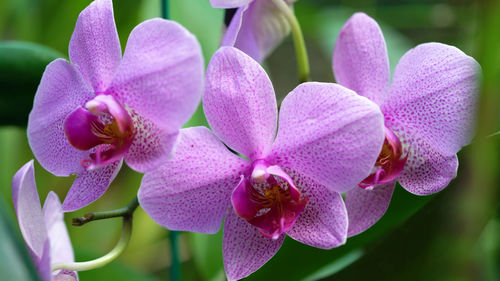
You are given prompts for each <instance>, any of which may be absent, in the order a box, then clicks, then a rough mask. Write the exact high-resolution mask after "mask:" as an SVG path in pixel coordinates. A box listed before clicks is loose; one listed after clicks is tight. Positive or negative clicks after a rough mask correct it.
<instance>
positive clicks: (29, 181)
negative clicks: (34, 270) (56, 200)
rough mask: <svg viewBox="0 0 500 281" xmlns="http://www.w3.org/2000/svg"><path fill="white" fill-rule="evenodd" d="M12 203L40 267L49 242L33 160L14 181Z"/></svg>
mask: <svg viewBox="0 0 500 281" xmlns="http://www.w3.org/2000/svg"><path fill="white" fill-rule="evenodd" d="M12 199H13V200H12V201H13V202H14V208H15V210H16V215H17V220H18V222H19V228H20V229H21V233H22V235H23V238H24V241H25V243H26V246H27V248H28V250H29V252H30V253H31V254H32V258H33V259H34V260H35V261H36V262H35V266H38V263H39V261H40V260H41V259H42V256H43V254H44V244H45V243H46V241H47V229H46V228H45V224H44V220H43V215H42V209H41V207H40V198H39V197H38V191H37V188H36V183H35V171H34V166H33V160H31V161H29V162H28V163H26V164H24V166H23V167H21V169H19V170H18V171H17V173H16V174H15V175H14V178H13V179H12Z"/></svg>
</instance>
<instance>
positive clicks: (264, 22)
mask: <svg viewBox="0 0 500 281" xmlns="http://www.w3.org/2000/svg"><path fill="white" fill-rule="evenodd" d="M273 1H284V2H286V3H288V5H289V6H290V7H292V3H293V2H295V1H296V0H244V1H231V0H211V1H210V3H211V4H212V6H214V7H216V8H238V10H237V11H236V13H235V14H234V16H233V18H232V20H231V23H230V24H229V26H228V28H227V31H226V34H225V36H224V39H223V41H222V46H233V47H236V48H238V49H240V50H241V51H243V52H244V53H246V54H247V55H249V56H251V57H252V58H253V59H255V60H257V61H259V62H260V61H263V60H264V59H265V58H266V57H267V56H268V55H269V54H270V53H271V52H272V51H273V50H274V49H275V48H276V47H277V46H278V44H279V43H280V42H281V41H282V40H283V38H285V37H286V36H287V35H288V34H289V33H290V24H289V23H288V21H287V19H286V17H285V15H284V14H283V12H282V11H281V10H280V9H279V8H278V7H276V5H275V4H274V3H273Z"/></svg>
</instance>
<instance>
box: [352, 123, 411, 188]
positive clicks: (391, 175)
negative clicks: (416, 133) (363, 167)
mask: <svg viewBox="0 0 500 281" xmlns="http://www.w3.org/2000/svg"><path fill="white" fill-rule="evenodd" d="M407 159H408V154H406V156H404V157H403V147H402V145H401V142H400V141H399V138H398V137H397V136H396V135H395V134H394V133H393V132H392V131H391V130H390V129H388V128H385V140H384V145H383V146H382V151H380V154H379V156H378V158H377V162H375V167H374V171H373V172H372V174H370V175H369V176H368V177H367V178H365V179H364V180H363V181H362V182H360V183H359V184H358V185H359V187H361V188H364V189H371V188H373V186H374V185H379V184H384V183H388V182H391V181H393V180H395V179H396V178H397V177H398V176H399V174H401V172H402V171H403V168H404V166H405V163H406V160H407Z"/></svg>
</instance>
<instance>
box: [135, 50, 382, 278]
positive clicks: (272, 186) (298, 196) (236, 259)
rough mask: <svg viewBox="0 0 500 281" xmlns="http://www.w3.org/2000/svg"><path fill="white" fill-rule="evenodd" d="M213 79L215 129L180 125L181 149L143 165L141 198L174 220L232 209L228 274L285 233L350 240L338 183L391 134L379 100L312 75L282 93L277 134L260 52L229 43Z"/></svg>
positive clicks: (266, 254) (363, 167)
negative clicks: (152, 165) (152, 166)
mask: <svg viewBox="0 0 500 281" xmlns="http://www.w3.org/2000/svg"><path fill="white" fill-rule="evenodd" d="M206 79H207V80H206V89H205V94H204V97H203V105H204V110H205V115H206V117H207V120H208V123H209V124H210V126H211V128H212V129H213V132H214V133H212V132H211V131H210V130H208V129H207V128H204V127H195V128H188V129H183V130H181V133H180V136H179V144H178V147H177V149H176V153H175V154H174V155H173V157H172V158H171V159H169V160H168V161H167V162H166V163H165V164H164V165H162V166H160V168H159V169H156V170H154V171H151V172H148V173H146V174H145V176H144V178H143V180H142V183H141V187H140V190H139V201H140V203H141V206H142V208H143V209H144V210H145V211H146V212H147V213H148V214H149V215H150V216H151V217H152V218H153V219H154V220H155V221H156V222H158V223H159V224H161V225H163V226H165V227H167V228H169V229H173V230H186V231H195V232H202V233H215V232H217V231H218V230H219V228H220V226H221V223H222V220H223V218H224V217H225V222H224V223H225V227H224V238H223V256H224V265H225V270H226V274H227V277H228V279H229V280H235V279H240V278H243V277H245V276H248V275H249V274H251V273H252V272H254V271H256V270H257V269H259V268H260V267H261V266H262V265H263V264H265V263H266V262H267V261H268V260H269V259H270V258H271V257H272V256H273V255H274V254H275V253H276V252H277V251H278V249H279V248H280V246H281V244H282V242H283V239H284V237H285V234H287V235H288V236H290V237H292V238H293V239H295V240H297V241H300V242H302V243H305V244H308V245H311V246H314V247H318V248H326V249H329V248H332V247H336V246H339V245H341V244H343V243H344V242H345V240H346V235H347V217H346V216H347V213H346V209H345V206H344V203H343V201H342V198H341V196H340V193H339V192H344V191H346V190H348V189H350V188H352V187H353V186H354V185H355V184H357V183H358V182H359V181H360V180H362V179H363V178H364V177H366V175H367V174H368V173H369V172H370V169H371V167H372V165H373V163H374V162H375V160H376V157H377V154H378V152H379V150H380V146H381V144H382V142H383V138H384V133H383V120H382V115H381V113H380V111H379V110H378V109H377V107H376V105H375V104H373V103H372V102H370V101H368V100H367V99H365V98H363V97H360V96H358V95H356V94H355V93H353V92H352V91H350V90H348V89H346V88H344V87H342V86H339V85H336V84H331V83H304V84H301V85H300V86H298V87H297V88H296V89H295V90H293V91H292V92H291V93H290V94H289V95H288V96H287V97H286V98H285V99H284V100H283V103H282V105H281V109H280V116H279V128H278V132H277V136H276V137H275V135H276V129H277V119H278V113H277V105H276V98H275V95H274V90H273V86H272V84H271V81H270V80H269V78H268V76H267V75H266V73H265V71H264V70H263V69H262V67H261V66H260V65H259V64H258V63H257V62H256V61H254V60H253V59H252V58H250V57H249V56H247V55H245V54H244V53H243V52H241V51H239V50H237V49H235V48H231V47H223V48H221V49H219V51H217V52H216V53H215V55H214V56H213V58H212V60H211V61H210V64H209V66H208V70H207V78H206ZM221 141H222V142H224V143H222V142H221ZM224 144H225V145H227V146H228V147H230V148H231V149H233V150H234V151H236V152H239V153H241V155H243V156H244V157H240V156H238V155H236V154H234V153H232V152H230V151H229V150H228V149H227V148H226V147H225V146H224Z"/></svg>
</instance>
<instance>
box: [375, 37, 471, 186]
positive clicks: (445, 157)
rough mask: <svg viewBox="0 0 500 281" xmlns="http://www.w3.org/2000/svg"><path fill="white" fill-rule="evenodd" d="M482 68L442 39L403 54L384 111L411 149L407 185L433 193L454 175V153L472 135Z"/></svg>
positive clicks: (403, 179)
mask: <svg viewBox="0 0 500 281" xmlns="http://www.w3.org/2000/svg"><path fill="white" fill-rule="evenodd" d="M479 70H480V67H479V65H478V63H477V62H476V61H475V60H474V59H473V58H471V57H469V56H467V55H465V54H464V53H463V52H462V51H460V50H459V49H457V48H455V47H452V46H448V45H444V44H439V43H428V44H422V45H419V46H417V47H416V48H414V49H412V50H410V51H408V52H407V53H406V54H405V55H404V56H403V57H402V58H401V60H400V62H399V64H398V66H397V67H396V71H395V74H394V81H393V85H392V87H391V90H390V92H389V96H388V98H387V102H386V103H385V104H384V105H383V106H382V111H383V112H384V115H385V124H386V126H387V127H388V128H390V129H391V130H392V131H393V132H394V133H395V134H396V135H398V137H399V138H400V140H401V142H402V143H403V148H404V150H405V154H406V153H408V160H407V161H406V166H405V169H404V171H403V173H402V175H401V177H400V178H399V182H400V183H401V185H402V186H403V187H404V188H405V189H407V190H408V191H410V192H412V193H415V194H419V195H424V194H431V193H434V192H437V191H439V190H441V189H442V188H444V187H445V186H446V185H447V184H448V183H449V181H450V180H451V179H452V178H453V177H455V175H456V169H457V166H458V162H457V160H456V156H455V154H456V153H457V152H458V151H459V150H460V148H461V147H462V146H464V145H467V144H468V143H470V141H471V138H472V136H473V125H474V123H475V116H476V112H477V110H476V108H477V91H478V89H477V87H478V85H477V80H478V75H479Z"/></svg>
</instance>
